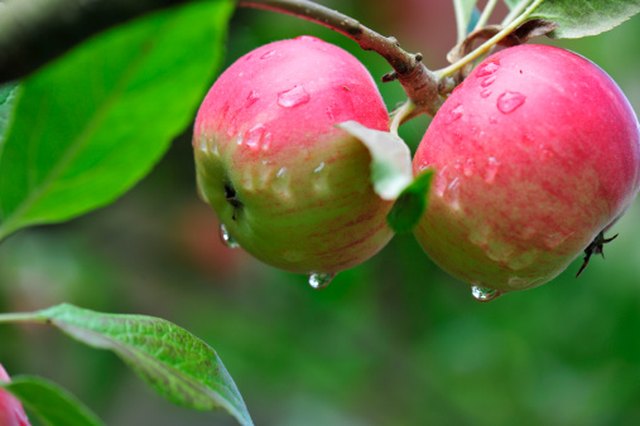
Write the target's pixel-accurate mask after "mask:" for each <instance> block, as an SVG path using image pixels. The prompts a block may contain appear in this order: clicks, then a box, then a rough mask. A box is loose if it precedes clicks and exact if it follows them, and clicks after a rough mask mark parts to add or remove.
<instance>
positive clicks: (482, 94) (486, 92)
mask: <svg viewBox="0 0 640 426" xmlns="http://www.w3.org/2000/svg"><path fill="white" fill-rule="evenodd" d="M491 93H493V92H492V91H491V90H489V89H484V90H482V91H481V92H480V97H481V98H484V99H486V98H488V97H489V96H491Z"/></svg>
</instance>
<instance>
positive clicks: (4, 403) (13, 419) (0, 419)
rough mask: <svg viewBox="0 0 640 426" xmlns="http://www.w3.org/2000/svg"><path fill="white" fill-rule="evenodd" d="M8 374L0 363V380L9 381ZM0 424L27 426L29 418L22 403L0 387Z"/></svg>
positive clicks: (3, 425) (5, 425)
mask: <svg viewBox="0 0 640 426" xmlns="http://www.w3.org/2000/svg"><path fill="white" fill-rule="evenodd" d="M9 381H10V379H9V375H8V374H7V372H6V371H5V369H4V367H3V366H2V364H0V382H9ZM0 425H2V426H29V425H30V423H29V419H28V418H27V415H26V414H25V412H24V408H22V404H20V402H19V401H18V400H17V399H16V398H15V397H14V396H13V395H11V394H10V393H9V392H8V391H6V390H4V389H0Z"/></svg>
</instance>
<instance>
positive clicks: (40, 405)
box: [0, 376, 103, 426]
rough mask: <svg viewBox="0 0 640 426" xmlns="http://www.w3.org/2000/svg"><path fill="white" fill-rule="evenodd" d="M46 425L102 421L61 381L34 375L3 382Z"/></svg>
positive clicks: (88, 424)
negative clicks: (60, 383) (60, 385)
mask: <svg viewBox="0 0 640 426" xmlns="http://www.w3.org/2000/svg"><path fill="white" fill-rule="evenodd" d="M0 388H5V389H6V390H8V391H9V392H11V393H12V394H13V395H14V396H15V397H16V398H18V399H19V400H20V401H21V402H22V404H23V405H24V406H25V408H26V409H27V410H28V411H29V412H30V414H31V413H32V414H34V415H35V416H37V417H38V418H39V420H40V422H41V423H42V424H43V425H45V426H60V425H65V426H100V425H103V423H102V421H100V419H99V418H98V417H97V416H96V415H95V414H94V413H93V412H91V410H89V409H88V408H87V407H86V406H84V405H83V404H82V403H81V402H80V401H79V400H78V399H77V398H76V397H75V396H73V395H71V394H70V393H69V392H67V391H66V390H64V389H62V388H61V387H59V386H58V385H56V384H54V383H52V382H49V381H47V380H44V379H41V378H39V377H32V376H16V377H13V378H12V379H11V382H0Z"/></svg>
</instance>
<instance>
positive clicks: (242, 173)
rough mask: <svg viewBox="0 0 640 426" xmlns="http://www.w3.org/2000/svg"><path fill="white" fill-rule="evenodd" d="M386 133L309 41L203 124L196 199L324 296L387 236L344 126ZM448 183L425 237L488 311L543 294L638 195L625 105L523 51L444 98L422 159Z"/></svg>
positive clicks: (374, 92) (335, 65)
mask: <svg viewBox="0 0 640 426" xmlns="http://www.w3.org/2000/svg"><path fill="white" fill-rule="evenodd" d="M350 120H355V121H357V122H359V123H361V124H362V125H364V126H366V127H368V128H371V129H376V130H383V131H384V130H388V129H389V117H388V113H387V110H386V108H385V105H384V102H383V100H382V98H381V96H380V94H379V92H378V89H377V87H376V84H375V82H374V81H373V79H372V78H371V76H370V74H369V73H368V72H367V70H366V69H365V68H364V66H363V65H362V64H361V63H360V62H358V60H357V59H356V58H354V57H353V56H351V55H350V54H349V53H347V52H345V51H344V50H342V49H340V48H338V47H336V46H333V45H331V44H328V43H326V42H324V41H321V40H319V39H317V38H313V37H308V36H303V37H299V38H296V39H293V40H283V41H278V42H274V43H271V44H268V45H265V46H262V47H260V48H258V49H256V50H254V51H252V52H250V53H248V54H247V55H245V56H243V57H242V58H240V59H238V60H237V61H236V62H235V63H234V64H233V65H231V66H230V67H229V68H228V69H227V70H226V71H225V72H224V73H223V74H222V75H221V76H220V77H219V79H218V80H217V81H216V82H215V84H214V85H213V87H212V88H211V90H210V91H209V93H208V95H207V96H206V98H205V100H204V102H203V104H202V106H201V108H200V110H199V113H198V116H197V119H196V124H195V130H194V138H193V144H194V150H195V158H196V165H197V177H198V184H199V190H200V193H201V195H202V197H203V198H204V199H205V200H206V201H207V202H208V203H210V204H211V205H212V206H213V208H214V209H215V211H216V212H217V214H218V216H219V218H220V220H221V222H222V223H223V224H224V228H223V229H224V236H225V238H226V239H227V240H228V241H236V242H237V243H238V244H239V245H240V246H242V247H243V248H244V249H245V250H246V251H248V252H249V253H251V254H253V255H254V256H255V257H257V258H258V259H261V260H262V261H264V262H266V263H268V264H271V265H273V266H276V267H279V268H282V269H286V270H289V271H294V272H301V273H306V274H310V275H311V281H310V283H311V284H312V285H314V286H316V287H320V286H322V285H324V284H326V283H327V282H328V281H329V279H330V278H331V277H332V276H333V275H334V274H335V273H336V272H338V271H341V270H344V269H346V268H350V267H352V266H354V265H357V264H359V263H361V262H363V261H364V260H366V259H368V258H369V257H371V256H373V255H374V254H375V253H377V252H378V251H379V250H380V249H381V248H382V247H384V246H385V244H387V242H388V241H389V240H390V239H391V237H392V235H393V232H392V230H391V229H390V228H389V226H388V225H387V222H386V216H387V214H388V213H389V211H390V209H391V207H392V204H393V203H392V202H391V201H386V200H383V199H381V198H380V197H379V196H377V195H376V194H375V193H374V190H373V188H372V184H371V181H370V160H371V158H370V154H369V152H368V150H367V148H365V146H364V145H363V144H362V143H361V142H359V141H358V140H357V139H355V138H354V137H353V136H351V135H349V134H347V133H346V132H345V131H343V130H341V129H339V128H338V127H336V125H337V124H339V123H342V122H346V121H350ZM413 168H414V173H415V174H418V173H419V172H421V171H422V170H424V169H426V168H432V169H434V170H435V172H436V178H435V180H434V184H433V187H432V189H431V191H430V193H429V203H428V208H427V210H426V212H425V214H424V215H423V217H422V219H421V220H420V222H419V224H418V226H417V228H416V230H415V235H416V237H417V238H418V241H419V242H420V244H421V245H422V247H423V248H424V250H425V251H426V252H427V253H428V254H429V255H430V256H431V258H432V259H433V260H434V261H435V262H436V263H437V264H439V265H440V266H441V267H442V268H443V269H445V270H447V271H448V272H450V273H451V274H452V275H454V276H456V277H458V278H460V279H462V280H464V281H465V282H467V283H469V284H470V285H472V286H474V289H475V296H476V298H478V299H481V300H482V299H489V298H491V297H492V296H493V295H496V294H497V293H498V292H507V291H512V290H521V289H525V288H529V287H534V286H537V285H540V284H543V283H545V282H547V281H549V280H551V279H552V278H553V277H555V276H556V275H558V274H559V273H560V272H561V271H562V270H564V269H565V268H566V267H567V265H568V264H569V263H570V262H571V261H572V260H573V259H575V258H576V256H578V255H579V254H580V252H581V251H582V250H584V249H585V248H586V247H588V246H589V244H590V243H591V242H592V241H594V239H595V238H596V237H597V236H598V235H601V232H602V231H603V230H606V229H608V227H609V226H611V224H612V223H613V222H615V220H616V219H617V218H618V217H619V216H620V215H621V214H622V213H623V211H624V210H625V209H626V208H627V207H628V206H629V204H630V203H631V201H632V199H633V198H634V196H635V194H636V193H637V191H638V188H639V184H640V142H639V129H638V122H637V119H636V116H635V114H634V112H633V110H632V109H631V107H630V105H629V103H628V101H627V99H626V98H625V96H624V95H623V93H622V92H621V91H620V89H619V88H618V87H617V85H616V84H615V83H614V82H613V80H612V79H611V78H610V77H609V76H608V75H607V74H606V73H604V72H603V71H602V70H601V69H599V68H598V67H597V66H595V65H594V64H593V63H591V62H589V61H588V60H586V59H584V58H582V57H580V56H578V55H576V54H574V53H571V52H568V51H566V50H562V49H559V48H555V47H550V46H542V45H522V46H517V47H512V48H509V49H505V50H502V51H500V52H498V53H496V54H494V55H492V56H490V57H489V58H487V59H486V60H485V61H484V62H483V63H481V64H480V65H479V66H478V67H477V68H476V69H475V70H474V71H473V72H472V73H471V74H470V75H469V76H468V77H467V78H466V79H465V81H464V82H463V83H462V84H461V85H460V86H458V87H457V88H456V89H455V90H454V91H453V93H452V94H451V95H450V96H449V97H448V99H447V100H446V102H445V103H444V105H443V106H442V107H441V109H440V110H439V112H438V113H437V114H436V116H435V117H434V119H433V121H432V123H431V125H430V126H429V128H428V130H427V132H426V134H425V135H424V138H423V140H422V142H421V143H420V146H419V147H418V150H417V152H416V154H415V156H414V160H413Z"/></svg>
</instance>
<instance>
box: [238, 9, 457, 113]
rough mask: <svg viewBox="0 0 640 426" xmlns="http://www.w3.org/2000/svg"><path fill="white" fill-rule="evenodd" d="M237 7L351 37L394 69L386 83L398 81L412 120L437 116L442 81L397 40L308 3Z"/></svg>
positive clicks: (333, 11)
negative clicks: (294, 19)
mask: <svg viewBox="0 0 640 426" xmlns="http://www.w3.org/2000/svg"><path fill="white" fill-rule="evenodd" d="M238 6H241V7H252V8H256V9H264V10H270V11H274V12H279V13H284V14H288V15H293V16H296V17H299V18H303V19H306V20H308V21H311V22H315V23H318V24H321V25H324V26H325V27H327V28H330V29H332V30H334V31H336V32H338V33H340V34H343V35H345V36H346V37H349V38H350V39H352V40H354V41H355V42H356V43H358V44H359V45H360V47H361V48H362V49H364V50H372V51H374V52H376V53H378V54H380V55H381V56H382V57H383V58H384V59H386V61H387V62H388V63H389V64H390V65H391V67H392V68H393V72H392V73H390V74H386V76H385V77H384V78H383V81H392V80H395V79H397V80H398V81H399V82H400V84H401V85H402V87H403V88H404V90H405V92H406V93H407V96H408V97H409V99H410V100H411V102H412V103H413V105H414V111H413V113H412V115H411V117H413V116H416V115H419V114H421V113H426V114H429V115H432V116H433V115H435V113H436V112H437V111H438V109H439V108H440V106H441V105H442V103H443V102H444V99H443V98H442V96H441V95H440V93H439V91H438V86H439V79H438V78H437V76H436V75H435V74H434V73H433V71H431V70H429V69H428V68H427V67H426V66H425V65H424V64H423V63H422V54H420V53H416V54H412V53H409V52H407V51H405V50H404V49H402V48H401V47H400V44H399V43H398V40H397V39H396V38H395V37H385V36H383V35H381V34H379V33H377V32H375V31H373V30H371V29H370V28H367V27H366V26H364V25H362V24H361V23H360V22H358V21H357V20H355V19H353V18H351V17H350V16H347V15H344V14H342V13H340V12H338V11H336V10H333V9H329V8H327V7H325V6H322V5H319V4H317V3H314V2H311V1H307V0H239V2H238Z"/></svg>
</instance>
